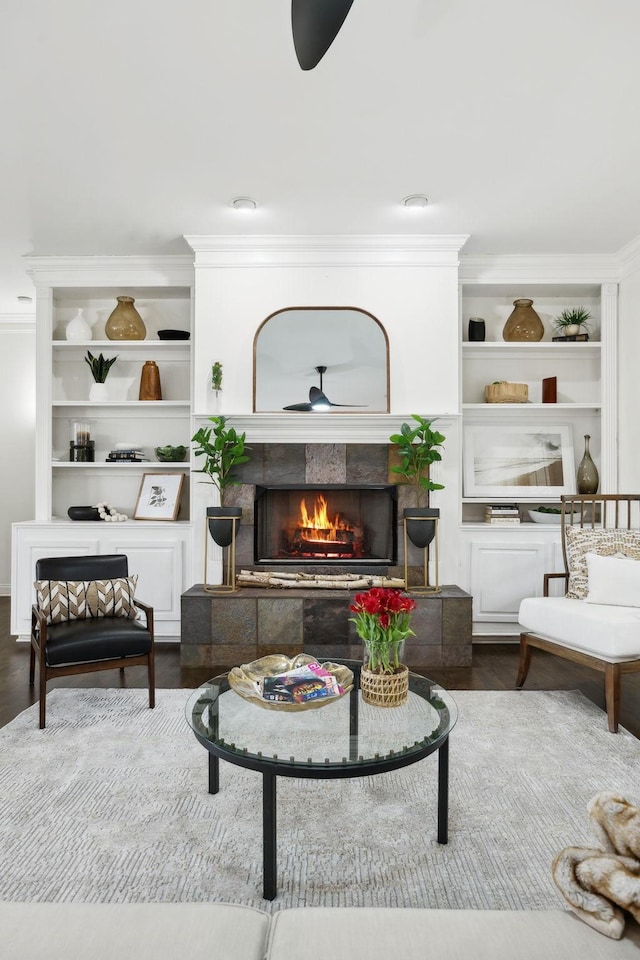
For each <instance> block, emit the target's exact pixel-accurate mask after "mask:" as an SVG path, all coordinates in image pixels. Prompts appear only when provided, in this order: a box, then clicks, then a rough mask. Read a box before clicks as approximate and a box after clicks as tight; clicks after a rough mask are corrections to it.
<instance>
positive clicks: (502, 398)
mask: <svg viewBox="0 0 640 960" xmlns="http://www.w3.org/2000/svg"><path fill="white" fill-rule="evenodd" d="M484 399H485V400H486V402H487V403H526V402H527V400H528V399H529V387H528V386H527V384H526V383H509V382H508V381H507V380H501V381H500V383H488V384H487V386H486V387H485V388H484Z"/></svg>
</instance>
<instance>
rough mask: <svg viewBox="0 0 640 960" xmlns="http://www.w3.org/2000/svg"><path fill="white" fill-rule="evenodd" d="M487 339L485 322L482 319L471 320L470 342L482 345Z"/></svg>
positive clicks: (473, 318)
mask: <svg viewBox="0 0 640 960" xmlns="http://www.w3.org/2000/svg"><path fill="white" fill-rule="evenodd" d="M484 338H485V326H484V320H482V319H481V318H480V317H470V318H469V340H470V341H471V342H475V343H480V342H481V341H482V340H484Z"/></svg>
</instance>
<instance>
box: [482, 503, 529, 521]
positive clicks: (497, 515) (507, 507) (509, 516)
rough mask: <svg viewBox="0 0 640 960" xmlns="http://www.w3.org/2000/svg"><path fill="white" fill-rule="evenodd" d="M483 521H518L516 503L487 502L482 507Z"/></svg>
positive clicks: (518, 514)
mask: <svg viewBox="0 0 640 960" xmlns="http://www.w3.org/2000/svg"><path fill="white" fill-rule="evenodd" d="M484 521H485V523H495V524H499V523H504V524H511V523H520V511H519V509H518V505H517V503H495V504H493V503H488V504H487V505H486V506H485V508H484Z"/></svg>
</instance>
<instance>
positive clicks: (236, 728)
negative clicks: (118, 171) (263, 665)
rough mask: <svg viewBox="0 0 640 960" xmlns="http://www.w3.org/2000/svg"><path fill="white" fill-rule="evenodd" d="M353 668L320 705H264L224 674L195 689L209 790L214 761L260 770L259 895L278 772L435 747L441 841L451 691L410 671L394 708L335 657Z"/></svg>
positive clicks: (272, 874) (270, 875)
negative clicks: (350, 681) (373, 697)
mask: <svg viewBox="0 0 640 960" xmlns="http://www.w3.org/2000/svg"><path fill="white" fill-rule="evenodd" d="M340 663H342V664H345V665H346V666H348V667H349V668H350V669H351V670H352V671H353V674H354V685H353V689H352V690H351V691H350V692H349V693H347V694H346V695H345V696H344V697H341V698H340V699H336V700H331V701H329V702H326V703H325V704H324V705H323V706H322V707H321V708H317V709H307V710H300V711H297V712H296V711H287V710H279V709H265V708H264V707H261V706H260V705H258V704H256V703H255V702H252V701H250V700H246V699H243V698H242V697H241V696H239V695H238V694H236V693H235V692H234V690H233V689H231V688H230V686H229V679H228V674H226V673H225V674H222V675H221V676H218V677H214V678H213V679H212V680H209V681H207V683H205V684H203V686H201V687H198V689H197V690H194V692H193V694H192V695H191V696H190V698H189V700H188V702H187V706H186V717H187V721H188V723H189V725H190V727H191V729H192V730H193V732H194V734H195V735H196V738H197V739H198V740H199V741H200V743H201V744H202V745H203V747H205V748H206V749H207V750H208V752H209V793H217V792H218V790H219V785H220V784H219V760H220V758H222V759H223V760H227V761H228V762H229V763H235V764H237V765H238V766H241V767H248V768H249V769H250V770H257V771H259V772H260V773H261V774H262V828H263V896H264V898H265V899H266V900H273V899H274V898H275V897H276V896H277V884H276V871H277V844H276V778H277V777H299V778H312V779H339V778H347V777H370V776H376V775H377V774H380V773H386V772H387V771H389V770H397V769H399V768H400V767H406V766H408V765H409V764H411V763H416V762H417V761H418V760H422V759H423V758H424V757H428V756H429V754H431V753H435V752H436V751H437V752H438V828H437V839H438V843H447V840H448V815H449V734H450V733H451V731H452V729H453V727H454V725H455V722H456V719H457V708H456V704H455V701H454V700H453V697H452V696H451V695H450V694H449V693H447V691H446V690H444V689H443V688H442V687H441V686H440V685H439V684H437V683H434V681H433V680H429V679H427V678H426V677H422V676H420V675H419V674H417V673H410V674H409V699H408V702H407V703H406V704H404V705H403V706H400V707H393V708H382V707H374V706H370V705H369V704H366V703H363V702H362V696H361V693H360V689H359V687H360V682H359V681H360V667H361V664H360V662H359V661H351V660H340Z"/></svg>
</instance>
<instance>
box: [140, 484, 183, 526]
mask: <svg viewBox="0 0 640 960" xmlns="http://www.w3.org/2000/svg"><path fill="white" fill-rule="evenodd" d="M183 483H184V473H145V474H143V476H142V483H141V484H140V492H139V493H138V499H137V501H136V508H135V511H134V514H133V519H134V520H175V519H176V517H177V516H178V511H179V509H180V495H181V493H182V485H183Z"/></svg>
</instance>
